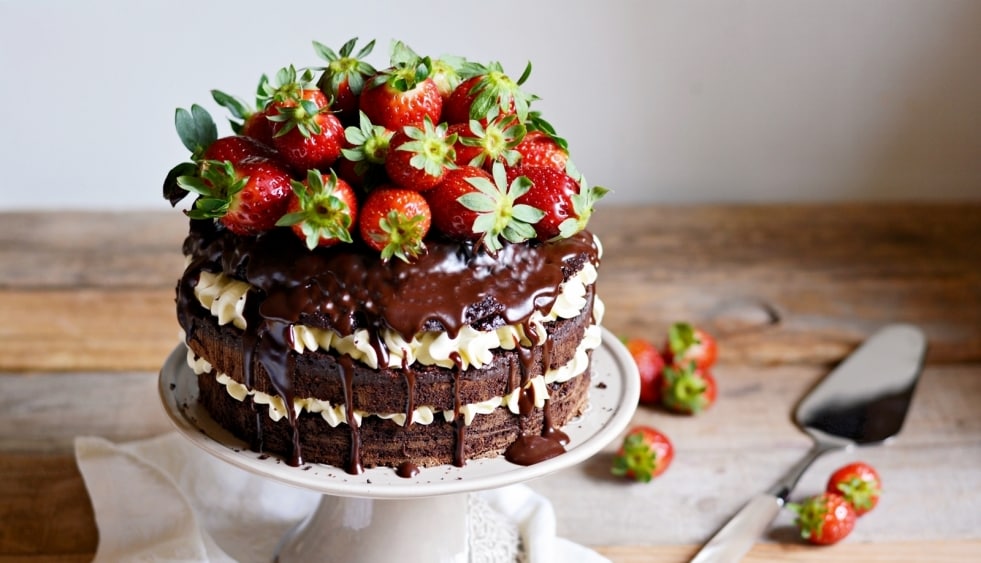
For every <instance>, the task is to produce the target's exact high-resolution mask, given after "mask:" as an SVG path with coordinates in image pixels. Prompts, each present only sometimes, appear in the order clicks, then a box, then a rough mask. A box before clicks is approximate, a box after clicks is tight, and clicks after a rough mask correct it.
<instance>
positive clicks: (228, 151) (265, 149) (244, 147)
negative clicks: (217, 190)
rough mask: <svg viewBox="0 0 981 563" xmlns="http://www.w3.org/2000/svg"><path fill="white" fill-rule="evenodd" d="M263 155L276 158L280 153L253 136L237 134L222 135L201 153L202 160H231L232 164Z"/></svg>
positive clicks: (272, 158)
mask: <svg viewBox="0 0 981 563" xmlns="http://www.w3.org/2000/svg"><path fill="white" fill-rule="evenodd" d="M251 157H261V158H267V159H270V160H276V159H278V158H279V155H278V154H277V153H276V151H275V150H273V148H272V147H270V146H268V145H265V144H263V143H262V142H260V141H258V140H257V139H254V138H252V137H246V136H244V135H235V136H231V137H222V138H220V139H218V140H216V141H215V142H214V143H211V145H209V146H208V148H207V149H206V150H205V151H204V154H202V155H201V160H221V161H225V160H227V161H229V162H231V163H232V164H237V163H239V162H242V161H243V160H245V159H246V158H251Z"/></svg>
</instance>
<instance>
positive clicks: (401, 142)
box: [385, 117, 456, 192]
mask: <svg viewBox="0 0 981 563" xmlns="http://www.w3.org/2000/svg"><path fill="white" fill-rule="evenodd" d="M446 129H447V125H446V124H445V123H441V124H440V125H436V126H434V125H433V123H432V121H430V120H429V118H428V117H427V118H426V120H425V122H424V123H423V126H422V128H421V129H420V128H419V127H414V126H411V125H407V126H405V127H403V128H402V129H401V130H399V131H397V132H396V133H395V135H393V136H392V141H391V143H390V144H389V148H388V154H387V156H386V157H385V171H386V172H387V173H388V177H389V179H391V180H392V182H394V183H396V184H398V185H399V186H402V187H403V188H408V189H410V190H416V191H420V192H421V191H424V190H428V189H430V188H432V187H434V186H435V185H436V184H438V183H439V182H440V180H442V179H443V175H444V174H445V173H446V171H447V170H448V169H449V168H450V167H453V166H455V164H454V163H453V157H454V156H455V154H456V153H455V152H454V151H453V143H455V142H456V137H455V136H453V135H447V131H446Z"/></svg>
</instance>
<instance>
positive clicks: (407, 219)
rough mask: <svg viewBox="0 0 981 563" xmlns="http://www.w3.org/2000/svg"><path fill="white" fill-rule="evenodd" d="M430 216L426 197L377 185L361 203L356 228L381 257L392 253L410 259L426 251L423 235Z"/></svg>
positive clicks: (406, 259)
mask: <svg viewBox="0 0 981 563" xmlns="http://www.w3.org/2000/svg"><path fill="white" fill-rule="evenodd" d="M431 222H432V217H431V215H430V212H429V205H428V204H427V203H426V199H425V198H424V197H422V194H420V193H419V192H417V191H414V190H406V189H403V188H395V187H391V186H380V187H377V188H375V189H373V190H372V191H371V193H369V194H368V197H367V198H365V200H364V202H363V203H362V204H361V221H360V222H359V231H360V233H361V238H362V239H363V240H364V241H365V243H367V244H368V246H370V247H371V248H374V249H375V250H377V251H379V252H381V257H382V260H385V261H388V260H389V259H391V258H392V257H393V256H395V257H398V258H399V259H401V260H404V261H405V262H411V261H412V260H413V259H414V258H416V257H417V256H419V255H421V254H423V253H424V252H425V251H426V245H425V244H424V243H423V239H424V238H425V236H426V233H428V232H429V226H430V224H431Z"/></svg>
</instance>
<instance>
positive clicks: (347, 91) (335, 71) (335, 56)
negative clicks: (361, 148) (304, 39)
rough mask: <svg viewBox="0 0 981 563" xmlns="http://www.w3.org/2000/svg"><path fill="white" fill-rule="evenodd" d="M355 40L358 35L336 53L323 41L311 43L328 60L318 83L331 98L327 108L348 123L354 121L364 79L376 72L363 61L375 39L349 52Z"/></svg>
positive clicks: (321, 56)
mask: <svg viewBox="0 0 981 563" xmlns="http://www.w3.org/2000/svg"><path fill="white" fill-rule="evenodd" d="M357 42H358V38H357V37H355V38H354V39H351V40H350V41H348V42H347V43H345V44H344V45H342V46H341V48H340V50H339V51H337V52H335V51H334V50H333V49H331V48H330V47H327V46H326V45H324V44H322V43H319V42H317V41H314V42H313V49H314V51H316V52H317V55H318V56H320V58H322V59H324V60H325V61H327V66H326V67H324V68H323V74H321V75H320V80H319V81H318V82H317V86H318V87H319V88H320V90H321V91H322V92H323V93H324V94H326V95H327V97H328V98H329V99H330V109H331V111H332V112H333V113H334V115H336V116H337V118H338V119H340V120H341V121H342V122H344V123H351V124H353V123H355V122H356V121H357V115H358V96H360V95H361V90H362V89H363V88H364V85H365V82H366V81H367V79H368V78H370V77H372V76H374V75H375V74H376V73H377V72H378V71H377V70H375V67H373V66H371V65H370V64H368V63H367V62H365V60H364V59H365V57H367V56H368V55H369V54H371V50H372V49H373V48H374V47H375V41H374V40H371V41H370V42H368V44H367V45H365V46H364V47H362V48H361V50H360V51H358V52H357V54H355V55H352V53H353V52H354V46H355V44H357Z"/></svg>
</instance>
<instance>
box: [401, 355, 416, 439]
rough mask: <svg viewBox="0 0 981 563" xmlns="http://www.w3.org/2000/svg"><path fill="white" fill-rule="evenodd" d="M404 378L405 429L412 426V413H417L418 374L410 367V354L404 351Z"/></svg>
mask: <svg viewBox="0 0 981 563" xmlns="http://www.w3.org/2000/svg"><path fill="white" fill-rule="evenodd" d="M402 377H404V378H405V425H404V427H405V428H408V427H409V426H410V425H412V413H414V412H415V411H416V372H414V371H412V368H411V367H410V366H409V352H408V350H405V349H403V350H402Z"/></svg>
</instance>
